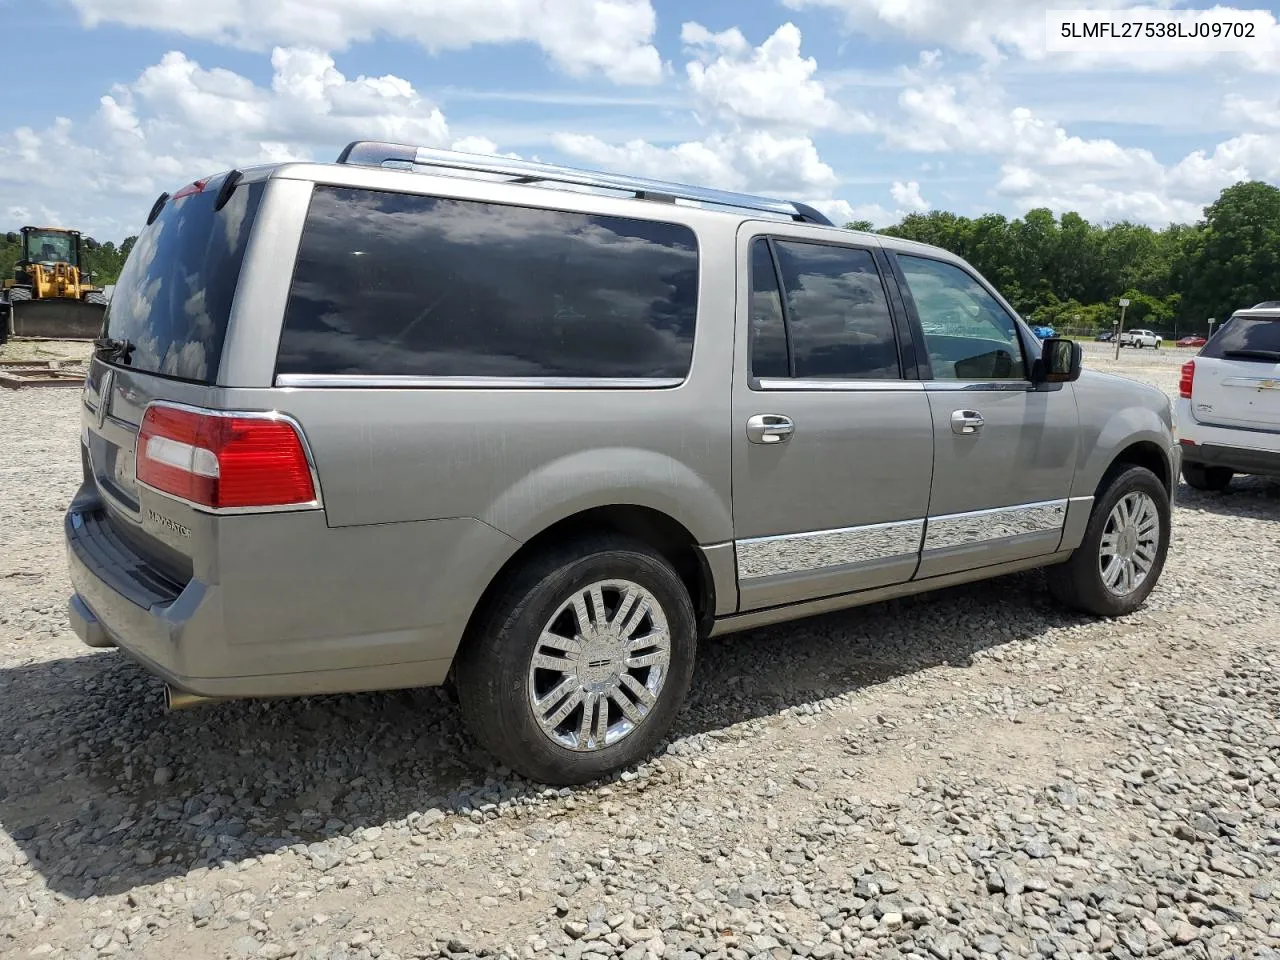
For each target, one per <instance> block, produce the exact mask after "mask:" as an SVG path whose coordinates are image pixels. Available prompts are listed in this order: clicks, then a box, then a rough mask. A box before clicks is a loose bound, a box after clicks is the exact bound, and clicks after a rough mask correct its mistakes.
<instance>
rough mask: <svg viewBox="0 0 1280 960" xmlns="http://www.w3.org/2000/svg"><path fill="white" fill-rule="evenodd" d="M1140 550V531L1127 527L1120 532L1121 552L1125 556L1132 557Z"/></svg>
mask: <svg viewBox="0 0 1280 960" xmlns="http://www.w3.org/2000/svg"><path fill="white" fill-rule="evenodd" d="M1137 549H1138V531H1137V530H1135V529H1134V528H1133V527H1125V528H1124V530H1122V531H1121V532H1120V552H1121V553H1122V554H1123V555H1124V556H1126V557H1127V556H1131V555H1132V554H1133V552H1134V551H1135V550H1137Z"/></svg>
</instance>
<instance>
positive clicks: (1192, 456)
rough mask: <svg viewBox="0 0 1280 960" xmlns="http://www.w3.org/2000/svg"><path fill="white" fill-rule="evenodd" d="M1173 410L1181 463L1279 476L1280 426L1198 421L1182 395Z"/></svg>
mask: <svg viewBox="0 0 1280 960" xmlns="http://www.w3.org/2000/svg"><path fill="white" fill-rule="evenodd" d="M1176 412H1177V417H1178V441H1179V446H1180V447H1181V450H1182V461H1183V463H1199V464H1203V465H1205V466H1209V467H1228V468H1230V469H1231V470H1234V471H1235V472H1236V473H1248V474H1256V475H1258V476H1268V477H1280V429H1278V430H1276V431H1274V432H1272V431H1264V430H1243V429H1235V428H1231V427H1215V426H1210V425H1208V424H1204V423H1200V422H1198V421H1197V420H1196V419H1195V417H1194V416H1192V413H1191V403H1190V401H1188V400H1187V399H1186V398H1179V399H1178V401H1177V403H1176Z"/></svg>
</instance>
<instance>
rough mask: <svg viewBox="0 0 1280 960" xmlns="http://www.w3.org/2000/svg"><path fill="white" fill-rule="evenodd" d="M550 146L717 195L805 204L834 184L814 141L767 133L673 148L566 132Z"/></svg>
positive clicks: (714, 137) (711, 139)
mask: <svg viewBox="0 0 1280 960" xmlns="http://www.w3.org/2000/svg"><path fill="white" fill-rule="evenodd" d="M553 142H554V143H555V145H556V147H557V148H558V149H559V150H561V151H563V152H564V153H567V154H569V155H571V156H574V157H577V158H579V159H581V160H584V161H587V162H588V163H590V164H592V165H593V166H596V167H600V168H603V169H607V170H614V171H617V172H619V173H629V174H634V175H636V176H645V177H653V178H656V179H662V180H675V181H678V182H684V183H692V184H697V185H699V186H707V187H714V188H717V189H721V190H736V191H749V192H755V193H775V194H782V195H787V196H794V197H797V198H799V199H804V198H806V197H814V196H825V195H827V194H829V193H830V191H831V190H832V189H834V188H835V186H836V184H837V182H838V181H837V178H836V175H835V172H834V171H833V170H832V169H831V168H830V167H829V166H827V164H825V163H823V162H822V160H821V159H820V158H819V156H818V150H817V147H815V146H814V144H813V141H812V140H810V139H809V138H807V137H780V136H777V135H775V134H773V133H770V132H768V131H765V130H755V131H751V132H748V133H736V132H734V133H725V134H714V135H712V136H710V137H707V138H706V139H705V140H695V141H688V142H685V143H678V144H674V145H672V146H658V145H655V144H652V143H649V142H648V141H645V140H631V141H628V142H626V143H621V144H610V143H606V142H605V141H603V140H600V139H599V138H598V137H594V136H591V135H589V134H570V133H561V134H557V135H555V137H553Z"/></svg>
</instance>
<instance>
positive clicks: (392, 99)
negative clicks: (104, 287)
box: [0, 48, 496, 236]
mask: <svg viewBox="0 0 1280 960" xmlns="http://www.w3.org/2000/svg"><path fill="white" fill-rule="evenodd" d="M271 63H272V68H273V77H272V83H271V86H270V88H264V87H260V86H258V85H256V84H254V83H253V82H252V81H250V80H249V79H248V78H246V77H244V76H241V75H240V74H237V73H234V72H232V71H229V70H223V69H218V68H215V69H206V68H204V67H202V66H201V65H200V64H199V63H197V62H195V61H194V60H192V59H190V58H189V57H187V56H186V55H185V54H183V53H180V52H171V53H168V54H165V56H164V57H163V58H162V59H161V60H160V62H159V63H157V64H154V65H153V66H150V67H148V68H146V69H145V70H143V71H142V73H141V74H140V75H139V76H138V78H137V79H136V80H135V81H134V82H133V83H130V84H127V85H120V86H117V87H115V88H113V89H112V90H111V92H110V93H109V94H107V95H106V96H103V97H102V98H101V100H100V102H99V107H98V110H97V113H96V114H94V115H93V116H92V117H91V118H90V119H89V120H87V121H86V122H84V123H81V124H73V123H72V122H71V121H70V120H68V119H66V118H57V119H55V120H54V121H53V123H51V124H50V125H49V126H47V127H45V128H44V129H42V130H35V129H33V128H30V127H20V128H18V129H17V130H14V131H12V132H11V133H10V134H8V135H3V134H0V209H4V208H5V207H6V206H8V205H10V204H12V205H15V206H28V205H29V200H28V199H27V198H30V197H32V196H46V197H57V198H58V201H57V203H56V204H51V205H52V206H53V207H54V209H52V210H49V211H48V213H49V214H50V215H52V216H53V218H54V219H57V220H61V221H63V222H65V223H67V224H69V225H72V226H77V227H81V228H83V229H88V230H91V231H98V232H99V233H102V234H104V235H108V236H122V235H123V234H125V233H127V232H134V231H136V229H137V226H138V222H139V221H140V220H141V218H142V216H143V215H145V213H146V208H147V207H148V206H149V205H150V201H151V199H152V198H153V197H154V196H155V195H157V194H159V193H160V192H161V190H173V189H174V188H175V187H180V186H182V185H183V184H184V183H187V182H189V181H191V180H194V179H196V178H198V177H200V176H204V175H207V174H211V173H215V172H217V171H219V170H224V169H227V168H229V167H232V166H247V165H250V164H254V163H269V162H278V161H282V160H290V159H310V158H313V157H314V158H317V159H323V160H332V159H334V157H335V156H336V152H337V149H338V147H339V146H340V145H341V144H342V143H344V142H346V141H348V140H352V139H358V138H368V137H384V138H386V139H392V140H406V141H409V142H413V143H422V144H426V145H432V146H450V145H453V144H452V143H451V140H450V137H449V128H448V124H447V123H446V122H445V118H444V114H442V113H441V112H440V110H439V109H438V108H437V107H436V106H434V105H433V104H431V103H430V102H428V101H427V100H425V99H424V98H423V97H422V96H421V95H419V94H418V93H417V91H415V90H414V88H413V86H412V85H411V84H409V83H408V82H407V81H405V80H403V79H401V78H399V77H394V76H382V77H365V76H359V77H355V78H354V79H350V78H347V77H346V76H344V75H343V74H342V73H341V72H340V71H339V70H338V69H337V67H336V65H335V63H334V61H333V59H332V58H331V57H329V56H328V55H327V54H322V53H318V52H316V51H314V50H308V49H299V48H277V49H276V50H275V51H273V53H272V57H271ZM460 143H464V144H465V143H468V141H460ZM469 144H470V146H469V148H474V147H475V146H477V145H479V144H477V143H476V142H475V141H470V142H469ZM483 146H484V147H485V148H486V151H487V152H494V151H496V145H493V144H492V143H489V142H486V143H484V144H483ZM464 148H466V147H464ZM489 148H492V150H490V149H489Z"/></svg>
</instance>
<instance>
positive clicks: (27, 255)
mask: <svg viewBox="0 0 1280 960" xmlns="http://www.w3.org/2000/svg"><path fill="white" fill-rule="evenodd" d="M6 239H8V240H9V242H10V243H13V242H16V241H18V240H19V237H18V235H16V234H9V235H8V237H7V238H6ZM94 247H95V243H94V241H93V240H81V238H80V232H79V231H78V230H62V229H59V228H57V227H23V228H22V233H21V253H20V254H19V257H18V263H17V265H16V267H15V268H14V275H13V277H12V278H11V279H6V280H4V282H3V284H0V335H5V334H7V335H9V336H14V337H52V338H55V339H58V340H92V339H93V338H95V337H97V336H99V335H100V334H101V331H102V318H103V314H104V313H105V312H106V308H107V297H106V294H105V292H104V291H103V290H102V289H101V288H100V287H95V286H93V284H92V283H91V282H90V276H89V275H88V273H87V272H86V271H84V270H83V268H82V266H81V264H82V262H83V261H82V258H81V252H82V250H83V249H94Z"/></svg>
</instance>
